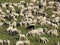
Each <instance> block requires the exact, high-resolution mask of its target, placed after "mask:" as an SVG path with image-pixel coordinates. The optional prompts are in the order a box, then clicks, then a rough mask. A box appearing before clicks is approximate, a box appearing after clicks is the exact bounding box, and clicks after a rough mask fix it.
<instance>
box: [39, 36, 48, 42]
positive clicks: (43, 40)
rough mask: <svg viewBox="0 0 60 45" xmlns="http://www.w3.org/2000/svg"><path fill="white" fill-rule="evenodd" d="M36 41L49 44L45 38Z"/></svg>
mask: <svg viewBox="0 0 60 45" xmlns="http://www.w3.org/2000/svg"><path fill="white" fill-rule="evenodd" d="M38 41H39V42H42V43H48V42H49V40H48V39H47V38H45V37H40V38H39V39H38Z"/></svg>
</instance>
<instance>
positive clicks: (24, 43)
mask: <svg viewBox="0 0 60 45" xmlns="http://www.w3.org/2000/svg"><path fill="white" fill-rule="evenodd" d="M16 45H30V41H29V40H25V41H17V42H16Z"/></svg>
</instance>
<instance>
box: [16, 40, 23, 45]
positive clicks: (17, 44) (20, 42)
mask: <svg viewBox="0 0 60 45" xmlns="http://www.w3.org/2000/svg"><path fill="white" fill-rule="evenodd" d="M16 45H24V43H23V41H17V42H16Z"/></svg>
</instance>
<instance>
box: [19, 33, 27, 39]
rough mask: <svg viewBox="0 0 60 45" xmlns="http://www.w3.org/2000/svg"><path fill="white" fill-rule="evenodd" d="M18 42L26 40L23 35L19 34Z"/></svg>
mask: <svg viewBox="0 0 60 45" xmlns="http://www.w3.org/2000/svg"><path fill="white" fill-rule="evenodd" d="M18 36H19V40H28V39H27V37H26V36H25V35H24V34H19V35H18Z"/></svg>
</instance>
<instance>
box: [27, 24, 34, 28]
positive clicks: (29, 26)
mask: <svg viewBox="0 0 60 45" xmlns="http://www.w3.org/2000/svg"><path fill="white" fill-rule="evenodd" d="M34 28H35V25H34V24H31V25H28V26H27V29H34Z"/></svg>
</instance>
